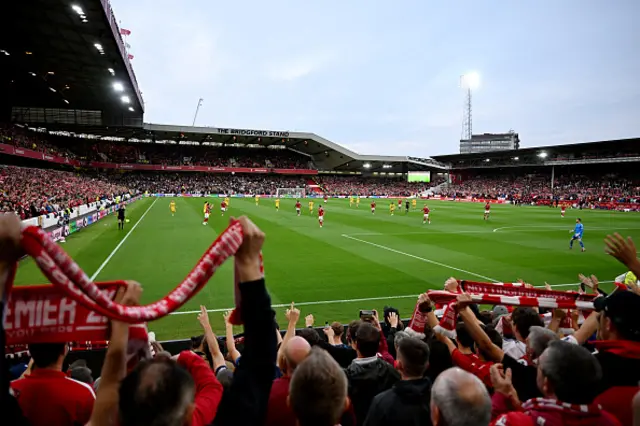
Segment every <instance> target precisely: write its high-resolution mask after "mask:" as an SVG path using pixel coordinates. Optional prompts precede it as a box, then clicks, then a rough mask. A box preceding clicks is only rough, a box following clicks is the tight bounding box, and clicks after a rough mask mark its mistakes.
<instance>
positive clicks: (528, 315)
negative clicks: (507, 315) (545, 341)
mask: <svg viewBox="0 0 640 426" xmlns="http://www.w3.org/2000/svg"><path fill="white" fill-rule="evenodd" d="M511 319H512V320H513V329H514V333H515V335H516V338H517V339H518V340H519V341H521V342H524V341H526V340H527V337H528V336H529V329H530V328H531V327H533V326H534V325H537V326H540V327H544V322H543V321H542V319H541V318H540V315H539V314H538V312H536V310H535V309H533V308H527V307H522V306H518V307H517V308H515V309H514V310H513V313H512V314H511Z"/></svg>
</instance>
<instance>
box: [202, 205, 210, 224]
mask: <svg viewBox="0 0 640 426" xmlns="http://www.w3.org/2000/svg"><path fill="white" fill-rule="evenodd" d="M210 213H211V204H209V203H208V202H206V201H205V202H204V221H203V222H202V224H203V225H206V224H207V223H209V214H210Z"/></svg>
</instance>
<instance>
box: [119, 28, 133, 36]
mask: <svg viewBox="0 0 640 426" xmlns="http://www.w3.org/2000/svg"><path fill="white" fill-rule="evenodd" d="M120 34H121V35H123V36H130V35H131V30H127V29H125V28H120Z"/></svg>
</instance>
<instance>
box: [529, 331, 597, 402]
mask: <svg viewBox="0 0 640 426" xmlns="http://www.w3.org/2000/svg"><path fill="white" fill-rule="evenodd" d="M601 378H602V368H601V367H600V363H599V362H598V360H597V359H596V358H595V357H594V356H593V355H591V353H590V352H589V351H588V350H587V349H585V348H583V347H582V346H578V345H575V344H573V343H569V342H563V341H560V340H558V341H554V342H551V343H549V346H548V347H547V349H546V350H545V351H544V352H543V353H542V355H541V356H540V361H539V362H538V376H537V379H536V381H537V384H538V389H540V392H542V394H543V395H544V396H545V397H547V398H556V399H558V400H560V401H562V402H566V403H570V404H590V403H591V402H593V399H594V398H595V397H596V396H597V395H598V392H599V386H598V384H599V382H600V380H601Z"/></svg>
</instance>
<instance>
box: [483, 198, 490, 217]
mask: <svg viewBox="0 0 640 426" xmlns="http://www.w3.org/2000/svg"><path fill="white" fill-rule="evenodd" d="M489 213H491V204H489V202H487V203H486V204H485V205H484V220H487V219H489Z"/></svg>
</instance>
